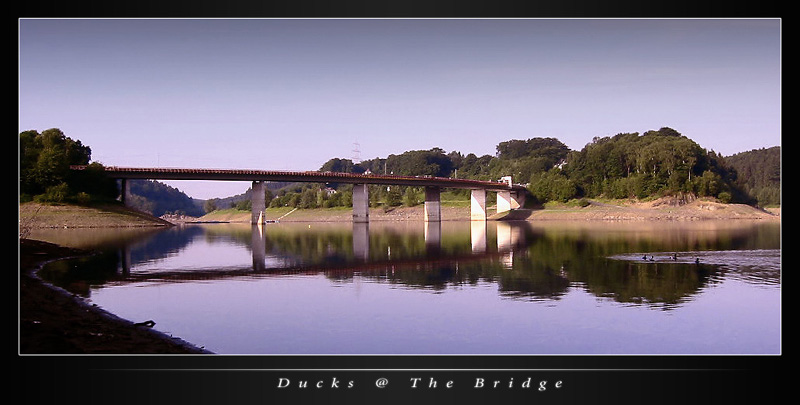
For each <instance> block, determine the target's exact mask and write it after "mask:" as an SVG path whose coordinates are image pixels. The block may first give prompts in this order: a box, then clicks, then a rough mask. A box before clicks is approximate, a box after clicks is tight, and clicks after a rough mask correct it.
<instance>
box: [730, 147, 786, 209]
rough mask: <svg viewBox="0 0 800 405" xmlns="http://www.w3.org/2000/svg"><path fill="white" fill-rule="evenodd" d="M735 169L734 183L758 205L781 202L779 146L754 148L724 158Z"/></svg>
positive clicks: (771, 204) (752, 202)
mask: <svg viewBox="0 0 800 405" xmlns="http://www.w3.org/2000/svg"><path fill="white" fill-rule="evenodd" d="M725 163H727V164H728V165H730V166H731V167H732V168H734V169H735V170H736V175H737V176H736V181H735V184H736V185H737V186H738V187H740V188H741V189H742V191H744V192H745V193H746V194H747V195H748V196H750V197H751V198H752V199H753V201H750V202H749V203H751V204H755V205H758V206H759V207H767V206H775V205H780V203H781V200H780V198H781V147H780V146H773V147H771V148H762V149H755V150H751V151H748V152H742V153H737V154H735V155H733V156H728V157H726V158H725Z"/></svg>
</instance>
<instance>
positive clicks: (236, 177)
mask: <svg viewBox="0 0 800 405" xmlns="http://www.w3.org/2000/svg"><path fill="white" fill-rule="evenodd" d="M70 168H71V169H72V170H78V171H79V170H84V169H86V166H71V167H70ZM104 171H105V174H106V175H107V176H109V177H111V178H114V179H119V180H121V182H122V192H121V198H122V200H123V201H127V198H126V197H127V196H128V195H129V186H128V182H127V180H129V179H150V180H218V181H251V182H252V191H253V192H252V194H251V202H252V207H253V208H252V215H251V218H252V220H251V222H252V223H254V224H258V223H264V222H265V220H264V211H265V210H266V201H265V197H264V196H265V188H266V182H268V181H280V182H306V183H349V184H353V222H354V223H356V222H369V189H368V187H367V186H368V185H371V184H378V185H395V186H412V187H421V188H424V189H425V204H424V207H425V211H424V216H425V221H428V222H439V221H441V219H442V216H441V200H440V194H441V190H442V188H459V189H469V190H472V192H471V196H470V201H471V202H470V207H471V211H470V219H471V220H473V221H485V220H486V192H487V191H494V192H497V212H498V213H502V212H506V211H511V210H514V209H517V208H520V207H521V206H523V205H524V204H525V194H526V189H525V187H524V186H522V185H518V184H513V182H512V181H511V177H510V176H506V177H503V179H502V180H501V181H483V180H471V179H453V178H443V177H429V176H394V175H377V174H354V173H336V172H314V171H308V172H288V171H274V170H242V169H182V168H136V167H113V166H110V167H105V168H104Z"/></svg>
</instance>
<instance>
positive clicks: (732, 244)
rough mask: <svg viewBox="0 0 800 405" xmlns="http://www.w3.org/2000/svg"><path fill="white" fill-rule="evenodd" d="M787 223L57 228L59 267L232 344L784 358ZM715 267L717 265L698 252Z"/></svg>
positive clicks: (55, 272) (186, 330)
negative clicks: (83, 251) (783, 226)
mask: <svg viewBox="0 0 800 405" xmlns="http://www.w3.org/2000/svg"><path fill="white" fill-rule="evenodd" d="M780 234H781V232H780V224H779V223H764V222H749V221H728V222H724V223H721V222H707V221H697V222H687V223H681V222H658V223H625V222H622V223H611V222H602V223H592V222H584V223H575V222H571V223H567V222H555V221H552V222H551V221H543V222H540V223H536V222H493V221H489V222H485V223H483V222H475V223H472V222H470V221H464V222H461V221H445V222H442V223H441V224H434V225H426V224H424V223H422V222H379V221H374V222H372V223H370V224H369V225H364V226H360V225H354V224H350V223H329V224H325V223H277V224H267V225H265V226H263V227H254V226H250V225H243V224H204V225H187V226H180V227H174V228H171V229H165V230H152V229H150V230H141V229H139V230H135V229H132V230H118V229H115V230H50V231H39V232H38V233H36V234H35V235H33V236H32V237H34V238H37V239H42V240H47V241H51V242H55V243H60V244H63V245H67V246H74V247H82V248H91V249H96V250H98V251H99V252H100V253H99V254H97V255H95V256H92V257H90V258H82V259H79V260H70V261H62V262H56V263H52V264H51V265H48V266H47V267H46V268H45V269H43V271H42V273H41V274H42V276H43V277H45V278H46V279H49V280H51V281H52V282H53V283H55V284H57V285H59V286H61V287H63V288H65V289H67V290H69V291H71V292H74V293H76V294H79V295H82V296H84V297H86V298H87V299H88V300H90V301H91V302H92V303H94V304H96V305H98V306H100V307H102V308H105V309H106V310H108V311H110V312H112V313H114V314H117V315H119V316H121V317H123V318H126V319H129V320H131V321H134V322H142V321H146V320H153V321H155V322H156V325H155V329H157V330H160V331H162V332H165V333H167V334H170V335H173V336H177V337H181V338H182V339H184V340H187V341H189V342H191V343H193V344H195V345H198V346H203V347H205V348H206V349H207V350H210V351H212V352H214V353H218V354H532V355H537V354H631V355H636V354H780V353H781V250H780V249H781V235H780ZM697 260H699V263H698V262H696V261H697Z"/></svg>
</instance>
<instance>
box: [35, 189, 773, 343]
mask: <svg viewBox="0 0 800 405" xmlns="http://www.w3.org/2000/svg"><path fill="white" fill-rule="evenodd" d="M422 210H423V209H422V207H421V206H417V207H410V208H408V207H399V208H395V209H391V210H383V209H374V210H372V211H371V212H370V217H371V220H377V221H380V220H395V221H405V220H408V221H417V220H422V212H423V211H422ZM288 212H289V210H283V211H281V210H275V211H273V212H268V216H267V219H271V220H274V219H277V218H278V217H279V216H283V215H285V216H283V217H282V218H281V219H280V221H282V222H284V221H285V222H292V221H295V222H300V221H350V220H351V219H352V212H351V211H350V210H349V209H328V210H296V211H294V212H292V213H290V214H289V215H286V214H287V213H288ZM226 215H228V217H226V218H221V217H220V218H216V219H214V218H215V217H213V216H207V217H204V218H205V219H206V220H219V221H227V222H245V221H249V220H250V213H249V212H238V213H228V214H226ZM270 215H273V216H272V217H271V216H270ZM442 217H443V219H444V220H466V219H468V218H469V207H464V206H452V207H442ZM505 219H514V220H528V221H534V222H536V221H548V220H555V221H565V220H566V221H576V222H581V221H594V222H599V223H602V222H603V221H611V222H614V221H701V220H734V219H747V220H765V221H780V210H779V209H778V210H774V211H768V210H759V209H757V208H754V207H750V206H746V205H739V204H720V203H717V202H714V201H705V200H695V201H692V202H690V203H687V204H676V203H674V202H672V201H669V200H657V201H652V202H646V203H645V202H613V203H612V202H592V203H591V204H589V205H587V206H585V207H579V206H570V205H562V206H556V207H548V208H547V209H530V210H520V211H517V212H515V213H513V214H511V216H510V217H506V218H505ZM23 226H25V227H29V228H63V227H74V228H103V227H143V226H158V227H162V226H170V224H168V223H167V222H166V221H163V220H160V219H157V218H153V217H150V216H147V215H143V214H140V213H127V212H125V210H119V209H115V211H114V212H113V213H108V212H102V210H97V211H95V210H92V209H86V208H79V207H68V206H60V207H50V206H38V205H33V204H32V205H28V204H24V205H22V206H20V227H21V228H22V227H23ZM21 231H22V229H21ZM21 234H22V232H21ZM84 254H90V252H86V251H82V250H78V249H71V248H67V247H62V246H58V245H53V244H50V243H45V242H40V241H35V240H28V239H22V238H21V239H20V244H19V270H20V285H19V353H20V354H202V353H208V352H207V351H205V350H203V349H202V348H198V347H194V346H192V345H191V344H189V343H187V342H184V341H182V340H181V339H179V338H175V337H172V336H167V335H164V334H162V333H159V332H157V331H154V330H152V329H150V328H148V327H146V326H139V325H136V324H134V322H132V321H128V320H124V319H120V318H118V317H115V316H113V315H112V314H109V313H107V312H105V311H103V310H101V309H99V308H97V307H94V306H92V305H89V304H87V303H86V302H84V301H83V300H81V299H80V298H78V297H73V296H72V295H70V294H69V293H67V292H66V291H64V290H62V289H60V288H56V287H53V286H51V285H49V284H47V283H44V282H43V281H42V280H41V279H39V278H38V277H36V271H37V270H38V269H39V268H40V267H41V266H42V265H43V264H45V263H46V262H49V261H52V260H58V259H60V258H66V257H73V256H78V255H84ZM136 321H137V322H141V321H145V320H136Z"/></svg>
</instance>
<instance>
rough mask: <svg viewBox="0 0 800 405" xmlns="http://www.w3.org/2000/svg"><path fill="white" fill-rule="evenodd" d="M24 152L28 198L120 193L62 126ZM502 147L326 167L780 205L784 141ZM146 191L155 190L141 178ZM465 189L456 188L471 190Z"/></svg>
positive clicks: (605, 141) (331, 189)
mask: <svg viewBox="0 0 800 405" xmlns="http://www.w3.org/2000/svg"><path fill="white" fill-rule="evenodd" d="M19 148H20V201H21V202H24V201H27V200H36V201H41V202H66V201H68V202H79V203H87V202H90V201H93V200H110V199H114V198H115V197H116V195H117V194H118V191H117V185H116V182H114V181H113V180H110V179H107V178H105V176H104V175H103V174H102V165H100V164H99V163H92V162H91V149H90V148H89V147H88V146H85V145H82V144H81V142H80V141H78V140H73V139H70V138H69V137H67V136H65V135H64V133H63V132H62V131H60V130H59V129H56V128H53V129H48V130H45V131H42V132H41V133H38V132H36V131H24V132H22V133H20V142H19ZM495 149H496V151H495V154H494V155H488V154H486V155H482V156H478V155H476V154H474V153H468V154H463V153H461V152H459V151H451V152H447V151H445V150H443V149H441V148H432V149H429V150H411V151H406V152H403V153H400V154H391V155H389V156H387V157H385V158H374V159H368V160H364V161H361V162H353V161H352V160H350V159H342V158H331V159H329V160H328V161H327V162H325V163H323V164H322V166H321V167H320V169H319V170H320V171H323V172H342V173H376V174H395V175H404V176H434V177H452V178H464V179H476V180H498V179H499V178H501V177H503V176H509V175H510V176H512V178H513V179H514V181H515V182H516V183H522V184H527V187H528V191H529V192H530V195H531V197H532V198H530V199H529V200H530V201H532V202H533V203H547V202H550V201H568V200H571V199H580V198H598V197H606V198H614V199H619V198H637V199H643V198H650V197H658V196H664V195H676V194H691V195H695V196H700V197H706V196H707V197H714V198H717V199H719V200H720V201H722V202H741V203H747V204H752V205H758V206H766V205H779V204H780V170H781V169H780V147H774V148H769V149H760V150H754V151H749V152H743V153H740V154H737V155H733V156H730V157H727V158H725V157H723V156H721V155H720V154H718V153H716V152H714V151H709V150H706V149H704V148H702V147H701V146H700V145H698V144H697V143H696V142H694V141H692V140H691V139H689V138H688V137H686V136H684V135H682V134H680V133H679V132H678V131H676V130H674V129H672V128H668V127H664V128H660V129H658V130H649V131H646V132H644V133H641V134H640V133H638V132H631V133H620V134H617V135H614V136H608V137H595V138H594V139H592V141H591V142H590V143H588V144H587V145H585V146H584V147H583V148H582V149H580V150H570V149H569V148H568V147H567V146H566V145H565V144H564V143H562V142H561V141H559V140H558V139H556V138H530V139H526V140H518V139H513V140H509V141H504V142H500V143H499V144H498V145H497V146H496V148H495ZM70 165H88V169H87V170H84V171H81V172H75V171H71V170H69V166H70ZM276 187H279V188H276ZM141 188H142V189H152V186H151V185H149V184H142V187H141ZM170 191H171V190H170ZM248 192H250V190H248ZM468 192H469V191H468V190H456V191H453V193H454V194H456V195H464V196H466V195H467V193H468ZM143 193H144V191H143ZM169 194H174V193H169ZM265 197H266V200H267V201H268V202H269V206H270V207H287V206H288V207H296V208H328V207H340V206H345V207H346V206H352V185H348V184H307V183H297V184H279V185H273V186H272V187H268V188H267V190H266V196H265ZM148 199H152V197H148ZM167 199H168V200H170V199H174V198H171V197H170V198H167ZM423 199H424V190H422V189H421V188H415V187H407V186H389V187H386V186H370V203H371V205H373V206H385V207H393V206H400V205H407V206H414V205H417V204H420V203H421V202H422V201H423ZM223 201H224V204H221V203H222V202H223ZM248 203H249V198H248V195H245V196H244V197H243V198H241V199H226V200H219V199H214V200H208V201H206V202H205V207H204V210H205V211H206V212H209V211H211V210H214V209H219V208H231V207H233V208H237V209H245V210H249V209H250V207H249V206H247V204H248ZM143 204H145V205H148V204H149V205H152V206H158V207H160V208H159V210H165V211H168V210H170V209H169V208H167V207H168V206H169V205H170V203H168V202H164V201H158V202H157V203H156V202H153V201H149V202H147V201H145V202H144V203H143ZM182 204H183V205H182V208H181V209H188V207H189V206H190V205H191V204H192V202H190V201H183V202H182ZM173 205H174V204H173ZM221 205H225V206H221ZM174 209H175V208H172V210H174Z"/></svg>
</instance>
